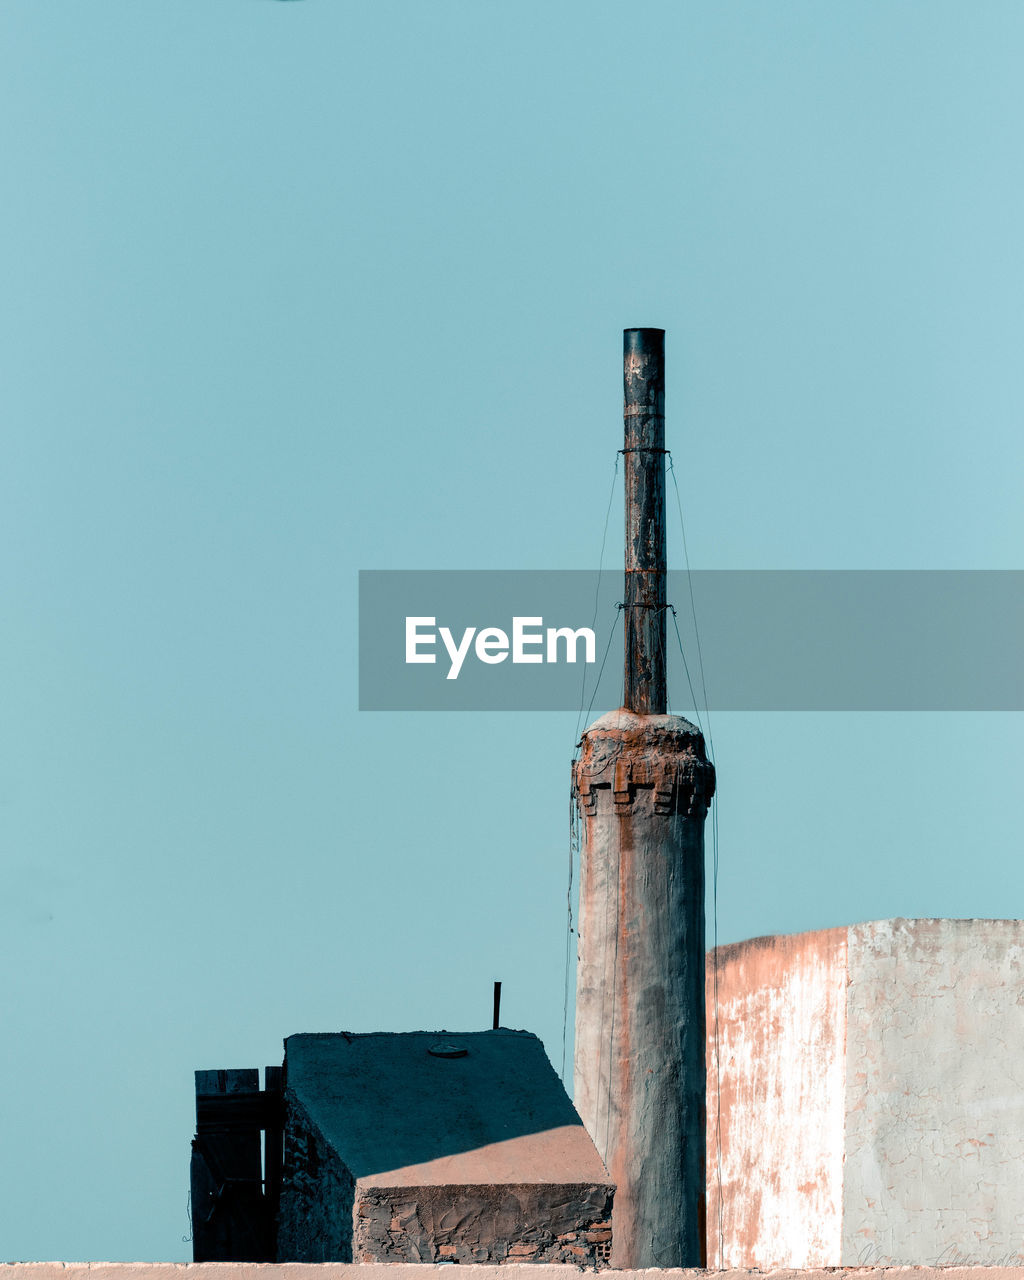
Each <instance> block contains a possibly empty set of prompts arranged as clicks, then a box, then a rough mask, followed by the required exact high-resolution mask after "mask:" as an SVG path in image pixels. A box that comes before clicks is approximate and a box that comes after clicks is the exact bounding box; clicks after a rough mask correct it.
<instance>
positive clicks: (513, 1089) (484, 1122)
mask: <svg viewBox="0 0 1024 1280" xmlns="http://www.w3.org/2000/svg"><path fill="white" fill-rule="evenodd" d="M452 1053H457V1054H458V1056H449V1055H451V1054H452ZM285 1065H286V1082H287V1090H288V1092H289V1093H290V1094H291V1095H292V1097H293V1098H294V1099H295V1100H296V1101H297V1102H298V1103H299V1104H300V1105H301V1107H302V1108H303V1109H304V1110H305V1112H306V1113H307V1115H308V1116H309V1118H310V1120H311V1121H312V1122H313V1123H314V1124H315V1125H316V1127H317V1128H318V1129H319V1131H320V1133H321V1134H322V1135H323V1137H324V1138H325V1139H326V1140H327V1142H328V1143H329V1144H330V1145H331V1147H332V1148H333V1149H334V1151H335V1152H336V1153H337V1155H338V1158H339V1159H340V1160H341V1161H342V1162H343V1163H344V1164H345V1165H346V1167H347V1168H348V1170H349V1172H350V1173H351V1175H352V1176H353V1178H355V1179H356V1180H357V1181H358V1182H359V1183H360V1184H361V1185H363V1186H373V1185H378V1186H388V1187H396V1186H418V1187H424V1186H430V1185H443V1186H453V1185H460V1184H463V1185H478V1186H479V1185H487V1184H495V1183H508V1184H520V1185H522V1184H531V1183H549V1184H550V1183H559V1184H565V1183H598V1184H602V1183H603V1184H608V1183H609V1179H608V1174H607V1173H606V1171H605V1168H604V1165H603V1164H602V1163H601V1159H600V1157H599V1156H598V1154H597V1151H596V1149H595V1147H594V1144H593V1143H592V1142H591V1140H590V1137H589V1135H588V1134H587V1132H586V1130H585V1129H584V1127H583V1123H582V1121H581V1120H580V1118H579V1116H578V1115H577V1113H576V1111H575V1109H574V1108H573V1105H572V1103H571V1102H570V1101H569V1098H568V1096H567V1094H566V1092H565V1090H564V1088H563V1087H562V1083H561V1081H560V1080H559V1079H558V1076H557V1075H556V1074H555V1071H554V1069H553V1068H552V1066H551V1064H550V1062H549V1061H548V1059H547V1055H546V1054H545V1052H544V1047H543V1045H542V1044H541V1042H540V1040H538V1039H537V1037H536V1036H535V1035H532V1034H531V1033H530V1032H527V1031H508V1030H504V1029H501V1030H498V1031H475V1032H458V1033H456V1032H446V1031H445V1032H438V1031H414V1032H404V1033H386V1032H382V1033H377V1034H370V1035H353V1034H346V1033H344V1032H338V1033H329V1034H310V1035H294V1036H289V1037H288V1039H287V1040H286V1041H285Z"/></svg>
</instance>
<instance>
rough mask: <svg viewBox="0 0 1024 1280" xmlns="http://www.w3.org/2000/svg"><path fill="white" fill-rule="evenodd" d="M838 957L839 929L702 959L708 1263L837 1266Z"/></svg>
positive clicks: (841, 1029) (738, 946)
mask: <svg viewBox="0 0 1024 1280" xmlns="http://www.w3.org/2000/svg"><path fill="white" fill-rule="evenodd" d="M846 953H847V930H846V929H845V928H839V929H825V930H821V931H819V932H816V933H804V934H797V935H794V936H779V937H767V938H754V939H751V940H750V941H748V942H740V943H735V944H733V945H730V946H726V947H719V948H718V950H717V952H711V953H709V955H708V968H707V1008H708V1043H707V1099H708V1110H707V1153H708V1156H707V1184H708V1208H707V1224H708V1225H707V1255H708V1262H709V1265H710V1266H712V1267H716V1266H717V1267H741V1266H748V1267H749V1266H754V1267H759V1268H764V1269H768V1268H771V1267H778V1266H787V1267H818V1266H831V1265H836V1263H837V1262H838V1260H839V1256H840V1250H841V1244H842V1176H843V1145H844V1105H843V1099H844V1087H843V1086H844V1080H845V1055H846V971H847V954H846ZM716 969H717V1007H718V1016H717V1034H716V1017H715V1004H716V999H715V988H716V982H715V974H716ZM719 1136H720V1141H719Z"/></svg>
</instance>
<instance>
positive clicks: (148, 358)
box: [0, 0, 1024, 1259]
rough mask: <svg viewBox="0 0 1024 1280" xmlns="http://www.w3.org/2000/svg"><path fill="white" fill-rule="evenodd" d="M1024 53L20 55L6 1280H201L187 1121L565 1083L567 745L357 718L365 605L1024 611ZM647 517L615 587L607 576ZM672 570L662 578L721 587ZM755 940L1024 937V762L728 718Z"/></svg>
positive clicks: (938, 8) (543, 43)
mask: <svg viewBox="0 0 1024 1280" xmlns="http://www.w3.org/2000/svg"><path fill="white" fill-rule="evenodd" d="M1022 65H1024V9H1022V8H1021V6H1020V4H1019V2H1018V0H1005V2H1002V3H1000V2H998V0H986V2H985V3H982V4H967V3H956V4H952V3H946V2H944V0H917V2H913V0H903V2H900V3H897V2H895V0H886V2H885V3H880V2H875V0H860V2H858V3H857V4H838V3H835V4H823V3H821V0H800V2H795V0H774V2H773V3H766V2H765V0H749V2H746V3H745V2H743V0H734V2H733V3H730V4H721V3H718V2H717V0H700V2H697V0H693V2H686V0H682V2H680V0H673V2H672V3H668V2H666V3H642V2H641V3H633V4H630V5H628V6H627V5H625V4H618V5H611V4H605V3H595V2H594V0H587V3H565V4H548V5H540V4H520V5H498V4H496V3H484V2H481V0H473V2H472V3H470V2H467V3H450V2H447V0H435V3H431V4H418V3H413V2H412V0H405V2H404V3H391V4H388V3H375V4H373V5H355V4H349V3H345V0H298V2H296V3H280V2H278V0H145V2H144V3H143V2H142V0H90V2H89V3H88V4H85V3H82V0H47V2H46V3H40V0H6V3H5V4H4V5H3V9H2V12H0V154H2V155H3V157H4V162H3V177H2V179H0V182H2V192H3V198H2V199H0V244H2V246H3V248H2V250H0V353H2V355H0V378H2V382H0V397H2V400H0V403H2V411H3V429H2V431H3V444H4V450H3V453H4V463H3V466H2V468H0V521H2V536H0V575H2V584H3V585H2V593H0V616H2V623H0V663H2V667H0V670H2V672H3V680H2V685H0V690H2V704H0V716H2V719H0V824H2V826H0V840H2V849H0V855H2V866H0V870H2V888H0V912H2V931H0V938H2V946H3V952H4V954H3V960H2V965H0V972H2V973H3V979H2V981H3V992H2V1009H3V1021H2V1035H0V1073H2V1075H3V1079H2V1081H0V1097H2V1098H3V1100H4V1101H3V1103H2V1104H0V1107H2V1111H3V1114H2V1116H0V1131H2V1132H3V1134H4V1143H3V1148H4V1151H3V1156H2V1159H0V1205H3V1210H2V1212H0V1258H6V1259H18V1258H25V1259H44V1258H64V1259H87V1258H106V1259H126V1258H147V1259H184V1258H187V1257H188V1256H190V1249H189V1246H188V1245H187V1244H185V1243H183V1242H182V1237H183V1235H186V1234H187V1230H188V1224H187V1218H186V1193H187V1187H188V1144H189V1138H190V1136H191V1133H192V1122H193V1113H192V1106H193V1102H192V1077H191V1072H192V1070H193V1068H195V1067H217V1066H256V1065H259V1066H262V1065H264V1064H265V1063H267V1062H275V1061H277V1062H279V1061H280V1059H281V1040H282V1038H283V1037H284V1036H285V1035H288V1034H291V1033H293V1032H298V1031H319V1030H332V1029H341V1028H345V1029H350V1030H357V1031H369V1030H376V1029H385V1030H389V1029H395V1030H401V1029H416V1028H421V1027H423V1028H431V1027H440V1026H444V1027H447V1028H452V1029H455V1028H466V1029H469V1028H476V1027H483V1026H486V1025H488V1020H489V1016H490V984H491V981H492V980H493V979H494V978H500V979H501V980H502V981H503V983H504V1006H503V1008H504V1020H505V1021H506V1022H507V1023H508V1024H509V1025H513V1026H521V1027H528V1028H530V1029H532V1030H535V1031H537V1032H538V1033H539V1034H540V1035H541V1036H543V1038H544V1040H545V1042H546V1044H547V1046H548V1049H549V1052H550V1054H551V1056H552V1058H553V1059H554V1060H555V1062H556V1065H559V1063H560V1057H561V1037H562V990H563V956H564V946H565V892H566V868H567V836H568V831H567V790H568V763H569V758H570V756H571V753H572V746H573V730H574V727H575V723H576V716H575V714H574V713H573V714H565V715H561V714H546V715H504V716H502V715H482V714H481V715H471V714H465V715H450V716H444V715H427V714H422V715H412V716H404V717H403V716H399V715H383V714H380V715H370V714H365V713H364V714H362V715H360V714H359V713H358V712H357V711H356V651H355V637H356V616H355V596H356V573H357V571H358V570H359V569H360V568H491V567H494V568H531V567H554V568H590V567H592V566H593V565H594V564H595V563H596V560H597V556H598V550H599V547H600V538H601V527H602V523H603V518H604V509H605V503H606V500H607V493H608V485H609V483H610V479H611V473H612V467H613V463H614V457H615V450H616V449H617V448H618V447H619V445H620V443H621V441H620V431H621V418H620V408H621V372H620V360H621V330H622V328H623V327H625V326H631V325H656V326H661V327H663V328H665V329H666V330H667V331H668V353H669V392H668V394H669V406H668V407H669V423H668V436H669V444H670V446H671V447H672V449H673V452H674V456H675V459H676V465H677V468H678V473H679V475H680V481H681V486H682V491H683V498H684V501H685V504H686V517H687V531H688V537H689V545H690V556H691V560H692V562H693V563H694V565H696V566H700V567H701V568H730V567H739V568H809V567H814V568H889V567H894V568H897V567H898V568H1021V567H1024V566H1022V565H1021V555H1020V546H1021V541H1022V534H1024V515H1022V511H1021V501H1020V497H1021V494H1020V490H1021V474H1022V461H1024V457H1022V454H1024V432H1022V430H1021V417H1022V405H1024V361H1022V360H1021V355H1020V353H1021V350H1022V347H1024V302H1022V299H1024V254H1022V249H1021V244H1022V240H1021V227H1022V226H1024V170H1022V156H1024V146H1022V121H1024V77H1022V75H1021V66H1022ZM618 520H619V511H618V509H616V511H615V512H614V514H613V519H612V526H611V533H610V537H609V560H610V561H611V562H613V563H616V562H617V560H618V556H619V532H618V531H619V524H618ZM678 552H679V548H678V546H674V547H673V548H672V551H671V555H672V559H673V561H674V562H675V563H678V562H679V554H678ZM713 729H714V741H715V747H716V751H717V757H718V766H719V776H720V796H721V807H720V827H721V863H722V877H721V885H720V895H719V920H720V935H721V937H722V939H723V940H731V939H736V938H740V937H745V936H750V935H753V934H758V933H766V932H774V931H792V930H799V929H807V928H816V927H820V926H825V925H832V924H837V923H842V922H847V921H855V920H860V919H868V918H875V917H883V916H889V915H899V914H902V915H963V916H971V915H979V916H986V915H996V916H1002V915H1008V916H1017V915H1021V914H1024V859H1022V858H1021V857H1020V832H1021V830H1022V829H1024V802H1022V798H1021V795H1022V788H1021V786H1020V770H1021V764H1022V760H1024V731H1022V722H1021V718H1020V717H1018V716H1012V715H1008V714H1007V715H944V716H940V715H917V716H898V715H881V714H875V715H868V714H865V715H859V716H853V715H849V716H838V715H836V716H833V715H803V716H800V715H739V714H730V715H721V716H718V717H717V718H715V719H714V720H713Z"/></svg>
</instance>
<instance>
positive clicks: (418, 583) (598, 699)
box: [359, 570, 1024, 715]
mask: <svg viewBox="0 0 1024 1280" xmlns="http://www.w3.org/2000/svg"><path fill="white" fill-rule="evenodd" d="M691 591H692V605H691ZM621 600H622V574H621V572H613V571H610V570H606V571H605V572H604V573H603V574H602V575H598V574H597V573H596V572H584V571H561V570H547V571H545V570H539V571H537V570H498V571H494V572H484V571H478V570H461V571H450V570H446V571H438V572H434V571H413V570H410V571H404V570H365V571H363V572H361V573H360V575H359V706H360V709H361V710H364V711H572V710H578V709H579V710H582V711H584V712H588V711H589V710H591V709H593V710H595V711H604V710H608V709H610V708H613V707H617V706H619V705H620V703H621V700H622V644H623V640H622V614H621V610H620V609H619V607H618V606H619V602H620V601H621ZM668 600H669V601H670V603H671V605H672V606H673V609H674V612H670V613H669V614H668V626H667V635H668V640H667V651H668V652H667V659H668V672H669V700H670V705H671V709H672V710H673V711H675V712H679V713H681V714H684V715H685V714H686V712H687V711H688V710H692V709H693V708H694V706H695V705H696V706H697V707H699V708H700V709H703V708H704V707H705V705H707V706H708V707H710V709H711V710H719V711H1020V710H1022V709H1024V669H1022V665H1024V664H1022V660H1021V649H1022V646H1021V639H1022V636H1024V571H1017V570H1012V571H1010V570H992V571H989V570H965V571H947V570H890V571H880V570H837V571H816V570H814V571H804V570H797V571H794V570H774V571H740V570H715V571H700V572H695V573H693V574H692V575H690V576H688V575H687V574H685V573H682V572H674V571H673V572H670V573H669V575H668ZM694 614H695V615H696V619H697V623H698V627H699V645H698V633H697V632H695V629H694ZM410 619H413V620H416V619H418V620H419V621H413V622H410V621H409V620H410ZM431 619H433V621H432V622H431V621H430V620H431ZM516 619H518V620H519V621H518V622H516ZM442 628H443V629H445V630H444V631H442ZM563 628H564V629H568V630H569V631H570V632H579V633H580V634H578V635H575V636H567V635H566V634H565V633H564V632H561V633H560V629H563ZM677 630H678V636H677ZM587 631H590V632H592V633H593V644H592V645H591V646H590V647H591V652H590V653H588V651H587V649H588V645H587V641H588V637H587V635H586V632H587ZM467 632H468V633H469V634H468V636H467ZM481 632H485V633H486V634H484V635H483V636H481ZM552 633H554V638H553V640H552ZM503 637H504V639H503ZM446 639H447V644H446V642H445V641H446ZM570 648H571V649H573V650H574V652H575V656H576V658H577V660H576V661H575V662H570V661H568V660H567V656H568V651H569V650H570ZM449 649H451V650H452V651H453V652H454V653H455V655H456V656H455V658H452V657H451V656H450V654H449ZM431 655H432V656H433V659H434V660H433V661H429V658H430V657H431ZM587 657H590V658H592V661H586V659H587ZM410 659H415V660H410ZM517 659H518V660H517ZM460 664H461V665H460Z"/></svg>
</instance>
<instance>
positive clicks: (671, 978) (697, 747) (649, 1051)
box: [574, 710, 714, 1266]
mask: <svg viewBox="0 0 1024 1280" xmlns="http://www.w3.org/2000/svg"><path fill="white" fill-rule="evenodd" d="M574 786H575V789H576V795H577V798H578V801H579V807H580V814H581V816H582V819H583V824H584V827H583V842H582V850H581V856H580V909H579V963H578V966H577V970H576V1048H575V1059H574V1061H575V1072H574V1076H575V1093H574V1098H575V1102H576V1106H577V1108H578V1110H579V1114H580V1116H581V1117H582V1119H583V1122H584V1124H585V1125H586V1126H587V1131H588V1133H590V1135H591V1137H592V1138H593V1139H594V1142H595V1143H596V1145H597V1150H598V1151H599V1152H600V1154H601V1158H602V1159H603V1160H604V1162H605V1164H606V1166H607V1168H608V1172H609V1174H610V1175H611V1179H612V1181H613V1182H614V1183H615V1187H616V1190H615V1208H614V1211H613V1215H612V1217H613V1224H614V1225H613V1239H612V1253H611V1257H612V1261H613V1262H614V1263H615V1265H616V1266H624V1265H644V1266H648V1265H660V1266H672V1265H679V1264H681V1263H697V1262H699V1261H700V1260H701V1257H702V1245H703V1231H702V1227H703V1222H702V1212H701V1202H702V1197H703V1193H704V1164H705V1153H704V1120H703V1115H702V1110H701V1107H702V1102H703V1096H702V1095H703V1087H704V1059H705V1053H704V1009H703V1002H704V952H705V942H704V817H705V814H706V812H707V806H708V801H709V800H710V797H711V793H712V791H713V789H714V771H713V769H712V766H711V765H710V764H709V762H708V760H707V758H706V753H705V750H704V739H703V737H702V736H701V734H700V731H699V730H698V729H697V728H696V727H695V726H694V725H692V724H690V723H689V722H688V721H687V720H684V719H682V717H680V716H668V715H652V716H638V715H633V714H632V713H631V712H628V711H625V710H619V711H615V712H612V713H611V714H610V715H607V716H602V718H601V719H600V720H598V721H597V722H596V723H594V724H592V725H591V726H590V728H589V729H587V731H586V733H585V734H584V735H583V742H582V750H581V754H580V757H579V760H578V761H577V763H576V767H575V771H574Z"/></svg>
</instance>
